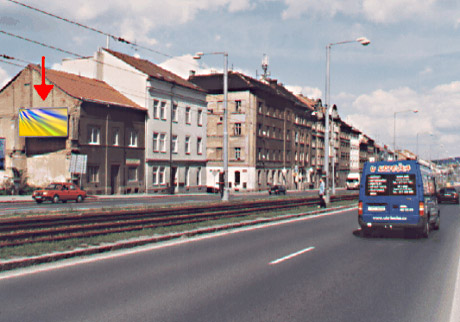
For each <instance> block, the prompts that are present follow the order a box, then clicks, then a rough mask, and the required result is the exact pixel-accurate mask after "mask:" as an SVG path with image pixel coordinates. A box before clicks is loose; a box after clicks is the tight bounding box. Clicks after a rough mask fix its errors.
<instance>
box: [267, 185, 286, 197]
mask: <svg viewBox="0 0 460 322" xmlns="http://www.w3.org/2000/svg"><path fill="white" fill-rule="evenodd" d="M272 193H273V194H275V195H280V194H283V195H285V194H286V187H285V186H282V185H274V186H270V187H269V188H268V194H270V195H271V194H272Z"/></svg>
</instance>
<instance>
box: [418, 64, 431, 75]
mask: <svg viewBox="0 0 460 322" xmlns="http://www.w3.org/2000/svg"><path fill="white" fill-rule="evenodd" d="M430 74H433V68H431V67H429V66H428V67H426V68H425V69H424V70H422V71H421V72H420V73H419V75H420V76H426V75H430Z"/></svg>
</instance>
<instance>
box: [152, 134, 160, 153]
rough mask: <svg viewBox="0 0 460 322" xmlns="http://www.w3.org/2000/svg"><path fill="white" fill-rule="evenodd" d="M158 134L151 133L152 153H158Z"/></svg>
mask: <svg viewBox="0 0 460 322" xmlns="http://www.w3.org/2000/svg"><path fill="white" fill-rule="evenodd" d="M158 143H159V141H158V133H153V152H158V151H159V145H158Z"/></svg>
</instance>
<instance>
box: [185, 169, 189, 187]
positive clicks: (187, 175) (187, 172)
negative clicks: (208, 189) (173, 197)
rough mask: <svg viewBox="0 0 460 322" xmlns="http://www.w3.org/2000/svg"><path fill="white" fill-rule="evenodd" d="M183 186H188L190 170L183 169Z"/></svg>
mask: <svg viewBox="0 0 460 322" xmlns="http://www.w3.org/2000/svg"><path fill="white" fill-rule="evenodd" d="M185 186H190V168H189V167H185Z"/></svg>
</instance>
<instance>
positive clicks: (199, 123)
mask: <svg viewBox="0 0 460 322" xmlns="http://www.w3.org/2000/svg"><path fill="white" fill-rule="evenodd" d="M197 123H198V126H202V125H203V111H202V110H198V119H197Z"/></svg>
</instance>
